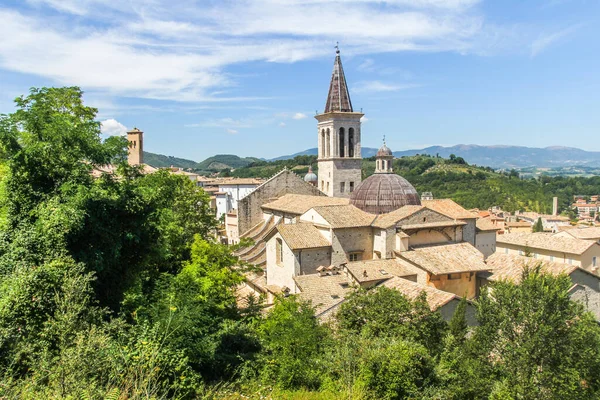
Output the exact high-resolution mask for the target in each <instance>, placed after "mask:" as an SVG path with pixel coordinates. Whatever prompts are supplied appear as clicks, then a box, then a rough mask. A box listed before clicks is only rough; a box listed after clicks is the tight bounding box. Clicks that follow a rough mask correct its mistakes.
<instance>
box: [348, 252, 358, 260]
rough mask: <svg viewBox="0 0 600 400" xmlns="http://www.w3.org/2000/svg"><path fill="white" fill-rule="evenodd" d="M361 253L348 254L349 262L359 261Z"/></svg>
mask: <svg viewBox="0 0 600 400" xmlns="http://www.w3.org/2000/svg"><path fill="white" fill-rule="evenodd" d="M360 255H361V253H350V254H348V260H349V261H359V260H360V259H361V256H360Z"/></svg>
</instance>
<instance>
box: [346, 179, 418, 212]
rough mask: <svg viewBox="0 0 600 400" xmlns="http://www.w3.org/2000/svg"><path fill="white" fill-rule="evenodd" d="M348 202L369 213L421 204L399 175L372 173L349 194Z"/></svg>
mask: <svg viewBox="0 0 600 400" xmlns="http://www.w3.org/2000/svg"><path fill="white" fill-rule="evenodd" d="M350 204H352V205H354V206H355V207H358V208H360V209H361V210H363V211H366V212H368V213H371V214H386V213H389V212H392V211H394V210H397V209H399V208H400V207H403V206H406V205H421V200H420V199H419V194H418V193H417V191H416V190H415V188H414V187H413V185H411V184H410V183H409V182H408V181H407V180H406V179H404V178H403V177H401V176H400V175H396V174H373V175H371V176H370V177H368V178H367V179H365V180H364V181H362V182H361V184H360V185H358V187H357V188H356V189H355V190H354V191H353V192H352V193H351V194H350Z"/></svg>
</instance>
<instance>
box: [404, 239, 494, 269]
mask: <svg viewBox="0 0 600 400" xmlns="http://www.w3.org/2000/svg"><path fill="white" fill-rule="evenodd" d="M396 254H397V255H399V256H400V257H401V258H404V259H406V260H408V261H410V262H412V263H413V264H415V265H417V266H419V267H420V268H421V269H424V270H425V271H427V272H430V273H432V274H434V275H441V274H451V273H459V272H476V271H487V270H489V269H490V267H489V266H488V265H486V264H485V263H484V262H483V254H482V253H481V252H480V251H479V250H477V249H476V248H475V247H473V246H472V245H471V244H470V243H466V242H461V243H451V244H439V245H428V246H423V247H415V248H414V249H412V250H408V251H402V252H396Z"/></svg>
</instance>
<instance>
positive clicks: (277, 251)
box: [275, 238, 283, 265]
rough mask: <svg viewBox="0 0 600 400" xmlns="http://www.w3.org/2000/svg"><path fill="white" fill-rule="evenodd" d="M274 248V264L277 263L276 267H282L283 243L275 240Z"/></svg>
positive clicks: (278, 239)
mask: <svg viewBox="0 0 600 400" xmlns="http://www.w3.org/2000/svg"><path fill="white" fill-rule="evenodd" d="M275 247H276V248H275V257H276V260H275V262H276V263H277V265H283V242H282V241H281V239H280V238H277V241H276V243H275Z"/></svg>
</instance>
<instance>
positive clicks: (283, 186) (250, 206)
mask: <svg viewBox="0 0 600 400" xmlns="http://www.w3.org/2000/svg"><path fill="white" fill-rule="evenodd" d="M288 193H293V194H307V195H313V196H325V194H324V193H321V191H320V190H319V189H317V188H316V187H314V186H313V185H311V184H310V183H307V182H304V180H303V179H302V178H300V177H299V176H298V175H296V174H295V173H293V172H292V171H290V170H283V171H281V172H280V173H278V174H277V175H275V176H274V177H272V178H271V179H269V180H268V181H266V182H265V183H263V184H262V185H260V186H259V187H257V188H256V190H254V191H253V192H252V193H250V194H249V195H248V196H246V197H244V198H243V199H241V200H240V201H239V202H238V227H239V228H238V229H239V232H240V234H243V233H244V232H246V231H248V230H249V229H250V228H252V227H253V226H254V225H256V224H258V223H259V222H260V221H261V220H262V218H263V213H262V209H261V206H262V205H263V204H265V203H268V202H270V201H273V200H276V199H277V198H279V197H281V196H283V195H284V194H288Z"/></svg>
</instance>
